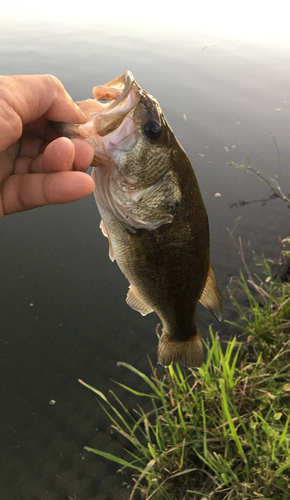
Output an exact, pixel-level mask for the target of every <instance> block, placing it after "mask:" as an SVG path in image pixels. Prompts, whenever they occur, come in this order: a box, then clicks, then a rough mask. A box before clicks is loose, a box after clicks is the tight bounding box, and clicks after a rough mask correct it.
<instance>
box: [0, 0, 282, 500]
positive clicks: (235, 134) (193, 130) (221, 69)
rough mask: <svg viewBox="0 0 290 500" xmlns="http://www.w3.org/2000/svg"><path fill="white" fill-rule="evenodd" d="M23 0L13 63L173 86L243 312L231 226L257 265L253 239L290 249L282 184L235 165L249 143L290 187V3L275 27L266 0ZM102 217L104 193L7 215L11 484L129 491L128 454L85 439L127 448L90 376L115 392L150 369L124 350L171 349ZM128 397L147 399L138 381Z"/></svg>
mask: <svg viewBox="0 0 290 500" xmlns="http://www.w3.org/2000/svg"><path fill="white" fill-rule="evenodd" d="M11 5H12V4H11ZM13 5H14V4H13ZM21 5H22V4H20V3H19V5H18V4H17V7H15V14H13V12H12V10H10V11H9V12H7V13H6V14H5V13H4V14H5V15H4V14H2V18H1V20H0V26H1V30H0V41H1V54H0V60H1V72H2V74H18V73H26V74H33V73H52V74H54V75H56V76H57V77H58V78H59V79H60V80H61V81H62V82H63V83H64V85H65V87H66V89H67V90H68V92H69V93H70V94H71V95H72V97H73V98H74V100H82V99H85V98H87V97H91V90H92V88H93V86H95V85H97V84H103V83H105V82H107V81H110V80H111V79H113V78H115V77H117V76H118V75H120V74H122V73H123V72H124V71H125V70H126V69H129V70H131V71H132V72H133V74H134V76H135V77H136V80H137V82H138V83H139V84H140V85H141V86H142V87H143V88H144V89H146V90H147V91H148V92H150V93H151V94H153V95H154V96H155V97H156V98H157V99H158V101H159V103H160V105H161V107H162V109H163V111H164V113H165V115H166V117H167V119H168V121H169V123H170V125H171V126H172V128H173V130H174V132H175V134H176V136H177V137H178V139H179V140H180V142H181V143H182V145H183V147H184V148H185V150H186V151H187V153H188V156H189V158H190V160H191V162H192V165H193V168H194V170H195V173H196V175H197V178H198V181H199V185H200V188H201V192H202V195H203V198H204V201H205V204H206V207H207V211H208V216H209V221H210V232H211V256H212V262H213V265H214V268H215V271H216V274H217V277H218V280H219V284H220V289H221V292H222V295H223V301H224V309H225V318H231V317H232V312H231V304H230V301H229V298H228V294H227V290H226V287H227V284H228V282H229V278H230V276H232V275H236V274H237V273H238V272H239V268H240V267H241V261H240V258H239V256H238V254H237V250H236V248H235V246H234V244H233V242H232V240H231V238H230V236H229V233H228V230H227V228H230V229H231V230H232V229H233V228H234V226H235V224H236V221H237V220H238V223H237V227H236V229H235V233H234V234H235V237H236V238H238V237H239V236H241V238H242V241H243V243H244V246H245V250H246V251H245V253H246V258H247V259H248V262H249V264H250V267H251V268H253V266H252V264H251V262H252V260H251V252H250V251H249V250H247V243H248V241H250V242H251V246H252V248H253V249H255V250H256V251H257V252H258V253H261V252H264V253H265V254H266V255H267V256H268V257H269V258H272V259H274V260H276V261H277V260H278V257H279V245H278V237H279V235H281V237H285V236H287V235H289V229H290V228H289V214H290V212H289V208H288V206H287V204H286V203H285V202H283V201H282V200H281V199H270V195H271V190H270V188H269V187H268V186H267V185H266V184H265V183H263V182H262V181H261V180H259V179H258V178H257V177H255V176H254V175H251V174H245V173H244V172H243V171H241V170H236V169H234V168H232V167H231V166H230V165H229V162H231V161H236V162H238V163H243V162H244V159H245V157H249V158H250V164H251V165H252V166H253V167H255V168H256V169H257V170H260V171H262V172H264V173H266V174H268V175H270V176H271V177H273V178H276V176H279V183H280V185H281V187H282V190H283V191H285V193H289V191H290V173H289V162H290V141H289V123H290V64H289V48H290V43H289V39H288V40H287V37H286V35H287V33H288V30H287V29H286V28H285V26H284V19H282V20H281V19H280V18H278V19H275V18H274V17H273V20H272V21H269V19H268V22H269V23H270V24H269V25H270V27H275V33H274V34H273V33H272V32H271V30H268V31H267V30H266V29H265V30H264V31H265V33H267V36H263V33H264V32H262V31H263V30H262V27H263V23H262V26H261V22H260V21H259V19H261V20H263V15H265V12H264V11H261V17H260V18H259V15H260V14H259V13H260V11H257V12H258V13H257V12H255V15H256V18H255V19H256V25H255V23H254V24H253V19H252V16H251V15H250V14H251V13H249V16H248V17H249V19H250V21H249V22H250V23H251V24H250V25H249V26H248V25H247V24H243V22H244V21H243V19H244V18H243V19H238V20H236V24H235V23H230V22H229V23H228V25H227V27H226V28H225V29H224V30H223V29H222V26H221V24H220V23H219V22H218V20H217V23H216V24H215V22H214V21H215V19H214V17H215V14H216V12H211V15H210V12H207V11H206V9H205V10H204V17H202V16H201V14H200V13H199V15H200V24H198V22H197V20H196V19H194V20H193V21H192V25H191V22H190V20H188V19H187V16H186V15H184V12H183V14H182V15H181V14H180V12H179V11H178V15H177V18H176V20H174V18H173V21H172V20H171V24H170V23H169V24H168V25H166V23H163V24H162V22H163V21H164V19H163V17H162V10H161V11H160V12H159V11H158V12H159V14H160V15H161V19H160V24H159V22H158V16H156V14H155V11H149V10H148V9H149V7H148V8H147V7H146V6H144V16H145V18H144V20H142V16H141V18H140V17H139V18H138V16H135V17H136V19H137V18H138V19H137V21H138V22H137V21H132V19H131V18H129V19H126V15H127V13H128V12H127V10H126V9H125V7H124V8H123V9H121V10H120V9H119V10H118V12H119V14H120V19H119V22H118V16H117V15H116V11H115V10H114V3H113V4H112V5H111V4H110V8H109V7H107V9H108V12H107V11H106V12H104V10H103V9H104V7H102V8H100V11H99V10H98V9H97V8H95V10H94V9H93V10H92V11H87V12H86V14H85V15H84V12H83V6H81V5H80V6H79V7H80V10H81V12H80V17H79V19H77V16H76V15H75V17H73V16H71V15H70V14H71V12H70V9H69V8H68V7H67V11H64V10H59V11H58V9H57V6H56V4H55V3H53V9H54V10H53V9H52V6H50V4H46V9H47V12H46V11H41V6H39V5H38V4H36V3H35V5H34V7H35V6H37V8H36V9H35V10H34V11H32V10H29V9H28V11H27V12H29V14H27V13H26V14H25V13H24V10H23V8H22V7H21ZM229 5H230V4H229ZM13 8H14V7H13ZM18 8H19V9H20V10H17V9H18ZM25 8H27V2H25ZM243 8H245V7H243ZM11 9H12V7H11ZM21 9H22V10H21ZM131 9H133V10H134V4H132V6H131ZM129 10H130V9H129ZM277 11H278V7H277ZM130 12H131V11H130ZM56 13H57V17H56ZM131 13H132V12H131ZM275 13H276V10H275ZM52 14H54V16H55V19H56V20H54V21H53V15H52ZM244 14H245V13H244ZM224 15H226V12H225V13H224ZM23 16H24V17H23ZM150 16H151V17H150ZM206 16H207V17H206ZM244 17H245V19H248V17H247V16H244ZM286 17H287V16H285V18H286ZM20 19H21V21H20ZM219 19H223V17H222V16H221V17H220V18H219ZM151 21H152V22H151ZM207 21H208V23H207ZM194 23H195V24H194ZM216 25H217V26H218V27H219V28H220V29H219V30H214V29H213V27H214V26H216ZM255 26H256V29H255ZM235 28H236V29H235ZM285 29H286V31H285ZM286 32H287V33H286ZM265 33H264V35H265ZM285 33H286V34H285ZM274 35H275V36H274ZM271 134H274V136H275V140H276V143H277V145H278V149H279V151H278V152H279V155H280V158H281V159H282V162H281V165H280V166H279V157H278V154H277V151H276V147H275V144H274V141H273V137H272V135H271ZM217 193H219V194H220V196H216V194H217ZM261 200H262V201H261ZM244 202H246V203H244ZM238 218H239V219H238ZM99 222H100V217H99V214H98V212H97V208H96V205H95V202H94V199H93V196H90V197H88V198H87V199H85V200H82V201H80V202H77V203H74V204H71V205H64V206H53V207H45V208H41V209H38V210H34V211H30V212H26V213H21V214H16V215H12V216H9V217H6V218H4V219H3V220H2V221H1V222H0V241H1V245H0V280H1V281H0V282H1V289H0V294H1V300H0V329H1V407H0V408H1V409H0V417H1V418H0V427H1V438H0V439H1V448H0V464H1V476H0V496H1V498H2V499H3V500H68V499H69V498H71V499H73V500H96V499H98V500H109V499H111V500H113V499H114V500H115V499H117V498H128V492H127V490H126V489H125V488H123V487H122V482H123V481H124V477H123V476H121V475H116V474H115V471H116V469H117V468H116V467H114V466H113V465H111V464H109V463H107V462H106V461H103V460H102V459H100V458H98V457H96V456H94V455H93V454H89V453H87V452H86V451H85V450H84V449H83V448H84V446H85V445H89V446H93V447H96V448H99V449H103V450H105V451H107V452H111V453H120V454H121V455H122V450H121V447H120V444H119V443H118V440H117V439H116V437H112V436H111V435H110V431H109V423H108V420H107V419H106V418H105V417H104V415H103V413H102V411H101V409H100V407H99V405H98V403H97V401H96V398H95V396H94V395H93V394H92V393H90V392H89V391H88V390H87V389H85V388H84V387H82V386H81V385H80V384H79V383H78V379H82V380H84V381H86V382H87V383H89V384H91V385H93V386H95V387H96V388H98V389H99V390H101V391H103V392H104V393H107V392H108V390H109V389H114V384H113V382H112V379H113V380H119V381H122V382H123V383H125V384H129V385H130V384H132V385H134V384H136V383H138V381H135V380H132V376H131V375H130V374H129V373H128V372H127V371H126V370H125V369H123V368H118V367H117V366H116V363H117V362H118V361H126V362H128V363H130V364H132V365H134V366H135V367H137V368H138V369H140V370H141V371H142V370H143V371H146V373H150V369H149V365H148V361H147V354H148V355H149V356H150V358H151V360H152V362H153V363H154V364H156V350H157V338H156V336H155V333H154V332H155V326H156V323H157V317H156V316H155V315H149V316H147V317H142V316H141V315H140V314H138V313H136V312H134V311H133V310H131V309H130V308H129V307H128V306H127V305H126V303H125V297H126V293H127V288H128V284H127V282H126V279H125V278H124V276H123V275H122V274H121V272H120V271H119V269H118V268H117V265H116V264H115V263H113V264H112V263H111V261H110V260H109V258H108V244H107V240H106V239H105V238H104V237H103V236H102V234H101V231H100V230H99ZM197 323H198V325H199V327H200V330H201V331H202V334H203V335H204V337H207V335H208V325H209V324H211V323H212V324H213V326H214V329H215V330H216V331H217V330H219V332H220V336H221V337H222V338H223V337H224V338H227V337H228V335H229V333H230V332H229V328H228V326H227V324H225V323H223V324H221V325H218V324H217V323H215V322H214V320H213V319H212V317H211V316H210V314H209V313H208V312H207V311H205V310H204V309H202V307H201V306H200V307H199V308H198V313H197ZM120 394H121V395H122V394H123V393H120ZM123 397H125V396H124V394H123ZM126 401H127V403H128V405H129V406H130V405H131V407H133V404H134V401H131V400H130V398H129V397H128V396H127V399H126Z"/></svg>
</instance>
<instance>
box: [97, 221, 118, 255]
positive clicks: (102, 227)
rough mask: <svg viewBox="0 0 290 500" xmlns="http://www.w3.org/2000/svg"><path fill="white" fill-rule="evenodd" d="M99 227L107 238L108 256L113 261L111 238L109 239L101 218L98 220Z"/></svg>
mask: <svg viewBox="0 0 290 500" xmlns="http://www.w3.org/2000/svg"><path fill="white" fill-rule="evenodd" d="M100 229H101V231H102V233H103V235H104V236H106V238H108V240H109V257H110V259H111V261H112V262H114V260H115V257H114V252H113V247H112V243H111V239H110V236H109V233H108V231H107V229H106V226H105V224H104V221H103V219H102V220H101V222H100Z"/></svg>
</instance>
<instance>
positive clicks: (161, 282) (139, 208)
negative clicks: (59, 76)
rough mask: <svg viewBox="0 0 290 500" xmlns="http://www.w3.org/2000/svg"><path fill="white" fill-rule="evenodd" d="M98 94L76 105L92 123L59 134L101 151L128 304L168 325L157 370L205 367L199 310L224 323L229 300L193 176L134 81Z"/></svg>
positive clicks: (99, 174)
mask: <svg viewBox="0 0 290 500" xmlns="http://www.w3.org/2000/svg"><path fill="white" fill-rule="evenodd" d="M93 92H94V96H95V98H97V99H99V100H100V101H103V102H99V101H94V100H87V101H82V102H81V103H78V104H79V106H80V107H81V109H82V110H83V111H84V112H85V113H86V114H87V116H88V122H87V123H86V124H85V125H80V126H77V125H70V124H67V125H64V124H59V125H57V126H56V128H58V130H59V131H60V132H61V133H62V135H67V136H69V137H75V136H79V137H83V138H85V139H87V140H89V141H90V142H92V143H93V144H94V147H95V158H94V161H93V164H92V165H93V166H95V167H96V168H93V171H92V177H93V178H94V180H95V184H96V187H95V192H94V195H95V199H96V202H97V205H98V209H99V212H100V214H101V217H102V222H101V229H102V231H103V234H104V235H105V236H106V237H107V238H108V240H109V255H110V258H111V260H114V259H115V260H116V261H117V264H118V266H119V267H120V269H121V271H122V272H123V273H124V275H125V276H126V278H127V279H128V281H129V283H130V286H129V291H128V294H127V299H126V300H127V303H128V304H129V305H130V306H131V307H132V308H133V309H135V310H137V311H139V312H140V313H141V314H143V315H145V314H148V313H150V312H152V311H155V312H156V313H157V314H158V316H159V318H160V320H161V322H162V335H161V337H160V340H159V345H158V354H157V355H158V360H159V362H160V363H161V364H163V365H165V366H167V365H169V364H170V363H172V362H178V361H179V362H182V363H183V364H185V365H187V366H200V365H201V364H202V362H203V346H202V340H201V335H200V332H199V329H198V327H197V325H196V323H195V313H196V305H197V302H198V301H200V302H201V303H202V304H203V305H204V306H205V307H206V308H207V309H209V310H210V311H211V312H212V313H213V314H214V315H215V316H216V317H217V318H218V319H219V320H220V319H221V316H222V312H221V309H222V302H221V296H220V292H219V289H218V284H217V281H216V277H215V274H214V270H213V267H212V265H211V262H210V252H209V229H208V218H207V213H206V208H205V205H204V202H203V199H202V196H201V193H200V189H199V186H198V182H197V179H196V176H195V174H194V171H193V168H192V166H191V164H190V161H189V159H188V157H187V155H186V153H185V151H184V149H183V148H182V146H181V145H180V144H179V142H178V140H177V139H176V137H175V135H174V133H173V132H172V130H171V128H170V126H169V125H168V123H167V121H166V119H165V116H164V114H163V113H162V111H161V108H160V106H159V104H158V102H157V101H156V99H155V98H154V97H153V96H151V95H150V94H148V93H147V92H145V91H144V90H142V89H141V87H139V85H138V84H137V83H136V81H135V79H134V77H133V75H132V73H130V72H129V71H127V72H125V73H124V74H123V75H121V76H120V77H118V78H117V79H115V80H113V81H112V82H110V83H108V84H107V85H104V86H100V87H96V88H95V89H94V91H93ZM107 100H108V102H107ZM90 101H92V102H90ZM104 101H105V102H104Z"/></svg>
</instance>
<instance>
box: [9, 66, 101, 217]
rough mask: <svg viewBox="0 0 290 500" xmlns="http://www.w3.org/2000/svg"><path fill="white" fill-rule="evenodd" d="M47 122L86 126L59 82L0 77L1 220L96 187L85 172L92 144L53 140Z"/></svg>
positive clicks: (47, 77) (45, 77) (44, 78)
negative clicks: (9, 215) (6, 216)
mask: <svg viewBox="0 0 290 500" xmlns="http://www.w3.org/2000/svg"><path fill="white" fill-rule="evenodd" d="M48 120H52V121H66V122H72V123H85V122H86V118H85V116H84V115H83V113H82V111H81V110H80V109H79V108H78V107H77V105H76V104H74V102H73V101H72V99H71V97H70V96H69V95H68V94H67V92H66V90H65V89H64V87H63V86H62V84H61V83H60V81H59V80H57V78H55V77H53V76H50V75H31V76H0V219H1V218H2V217H3V216H4V215H8V214H12V213H15V212H22V211H23V210H29V209H31V208H36V207H41V206H43V205H50V204H55V203H68V202H72V201H76V200H79V199H80V198H83V197H85V196H87V195H88V194H90V193H91V192H92V191H93V189H94V181H93V179H92V178H91V177H90V176H89V175H87V174H86V173H85V170H86V169H87V168H88V166H89V165H90V164H91V162H92V160H93V156H94V152H93V146H92V145H91V144H90V143H88V142H86V141H84V140H82V139H72V140H70V139H67V138H65V137H58V138H57V134H56V133H55V132H54V131H53V130H52V129H51V128H50V127H49V124H48Z"/></svg>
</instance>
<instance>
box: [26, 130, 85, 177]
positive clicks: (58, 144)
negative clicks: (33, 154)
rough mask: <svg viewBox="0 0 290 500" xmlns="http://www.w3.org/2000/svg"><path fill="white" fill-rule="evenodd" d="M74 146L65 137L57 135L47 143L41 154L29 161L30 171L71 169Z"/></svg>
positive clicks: (47, 171)
mask: <svg viewBox="0 0 290 500" xmlns="http://www.w3.org/2000/svg"><path fill="white" fill-rule="evenodd" d="M74 158H75V148H74V145H73V143H72V142H71V141H70V140H69V139H67V138H66V137H59V138H58V139H56V140H55V141H53V142H51V143H50V144H48V145H47V146H46V148H45V150H44V153H43V154H40V155H39V156H38V157H37V158H35V160H34V161H33V162H32V163H31V167H30V172H31V173H37V172H39V173H42V172H44V173H45V172H46V173H49V172H61V171H68V170H73V162H74Z"/></svg>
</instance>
